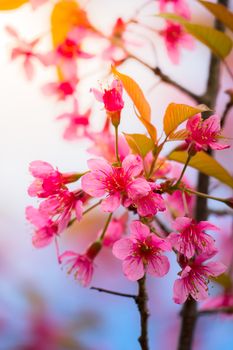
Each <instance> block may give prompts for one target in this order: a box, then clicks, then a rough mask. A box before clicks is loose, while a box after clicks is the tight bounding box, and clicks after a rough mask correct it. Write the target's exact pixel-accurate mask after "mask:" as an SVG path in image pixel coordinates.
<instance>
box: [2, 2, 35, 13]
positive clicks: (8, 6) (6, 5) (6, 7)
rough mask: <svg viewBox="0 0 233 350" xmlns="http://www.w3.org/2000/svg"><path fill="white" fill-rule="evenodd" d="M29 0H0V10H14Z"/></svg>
mask: <svg viewBox="0 0 233 350" xmlns="http://www.w3.org/2000/svg"><path fill="white" fill-rule="evenodd" d="M28 1H29V0H0V11H7V10H14V9H17V8H18V7H20V6H22V5H23V4H26V2H28Z"/></svg>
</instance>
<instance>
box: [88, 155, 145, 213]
mask: <svg viewBox="0 0 233 350" xmlns="http://www.w3.org/2000/svg"><path fill="white" fill-rule="evenodd" d="M88 165H89V168H90V169H91V172H89V173H88V174H86V175H84V176H83V177H82V189H83V190H84V191H85V192H86V193H88V194H89V195H90V196H93V197H103V196H104V195H105V194H107V198H105V199H104V200H103V201H102V203H101V207H102V209H103V210H104V211H107V212H113V211H114V210H116V209H117V208H118V207H119V206H120V204H121V200H123V201H124V200H125V199H127V198H128V199H131V200H132V201H134V200H135V199H137V198H139V197H143V196H146V195H147V194H148V193H149V192H150V191H151V187H150V185H149V183H148V182H147V181H146V180H145V179H143V178H136V179H135V177H137V176H139V175H140V173H141V172H142V170H143V165H142V160H141V158H140V157H139V156H134V155H129V156H127V157H126V158H125V159H124V160H123V162H122V166H117V167H115V166H112V165H110V164H109V163H108V162H106V161H105V160H101V159H92V160H89V161H88Z"/></svg>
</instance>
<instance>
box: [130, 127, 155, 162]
mask: <svg viewBox="0 0 233 350" xmlns="http://www.w3.org/2000/svg"><path fill="white" fill-rule="evenodd" d="M124 136H125V139H126V141H127V143H128V145H129V147H130V148H131V150H132V152H133V153H135V154H140V156H141V157H143V158H144V157H145V156H146V155H147V153H148V152H150V151H152V150H153V148H154V146H155V145H154V143H153V141H152V140H151V139H149V138H148V137H147V136H146V135H143V134H126V133H124Z"/></svg>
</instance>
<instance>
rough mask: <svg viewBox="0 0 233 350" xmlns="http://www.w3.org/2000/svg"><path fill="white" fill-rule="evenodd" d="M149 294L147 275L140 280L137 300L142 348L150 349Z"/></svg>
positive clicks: (139, 339) (144, 349) (143, 349)
mask: <svg viewBox="0 0 233 350" xmlns="http://www.w3.org/2000/svg"><path fill="white" fill-rule="evenodd" d="M147 301H148V295H147V291H146V276H144V277H143V278H141V279H140V280H138V296H137V297H136V299H135V302H136V304H137V306H138V311H139V313H140V321H141V335H140V337H139V338H138V341H139V344H140V345H141V350H149V345H148V329H147V328H148V317H149V312H148V308H147Z"/></svg>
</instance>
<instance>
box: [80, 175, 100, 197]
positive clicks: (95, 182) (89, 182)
mask: <svg viewBox="0 0 233 350" xmlns="http://www.w3.org/2000/svg"><path fill="white" fill-rule="evenodd" d="M81 186H82V189H83V191H85V192H86V193H88V194H89V195H90V196H92V197H102V196H103V195H104V194H105V190H106V188H105V185H104V184H103V182H102V181H101V179H100V177H99V176H98V174H97V175H96V174H95V173H88V174H86V175H84V176H83V177H82V179H81Z"/></svg>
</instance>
